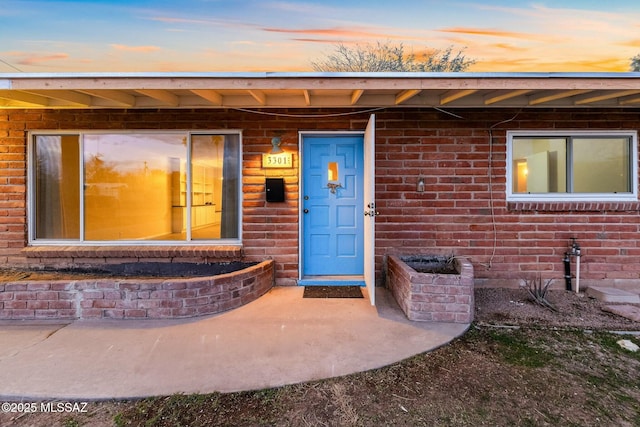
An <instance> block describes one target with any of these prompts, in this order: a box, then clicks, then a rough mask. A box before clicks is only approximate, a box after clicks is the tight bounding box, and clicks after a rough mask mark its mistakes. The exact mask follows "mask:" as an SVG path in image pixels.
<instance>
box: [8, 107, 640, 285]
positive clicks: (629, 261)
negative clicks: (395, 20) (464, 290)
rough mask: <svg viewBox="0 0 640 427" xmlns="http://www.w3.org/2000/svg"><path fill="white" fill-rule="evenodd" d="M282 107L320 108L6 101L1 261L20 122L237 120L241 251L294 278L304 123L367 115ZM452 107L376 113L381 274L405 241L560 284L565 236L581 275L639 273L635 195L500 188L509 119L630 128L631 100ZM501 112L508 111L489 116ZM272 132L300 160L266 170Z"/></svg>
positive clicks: (509, 279)
mask: <svg viewBox="0 0 640 427" xmlns="http://www.w3.org/2000/svg"><path fill="white" fill-rule="evenodd" d="M270 112H274V111H270ZM278 112H282V113H286V114H289V115H296V114H305V115H310V114H322V115H323V117H318V118H313V117H299V118H296V117H288V116H287V117H285V116H273V115H262V114H254V113H247V112H238V111H232V110H184V111H183V110H160V111H156V110H145V111H141V110H133V111H120V110H84V111H81V110H42V111H40V110H29V111H22V110H0V231H1V232H2V237H0V264H5V265H16V264H20V263H25V262H26V257H25V254H24V253H22V252H21V249H22V248H24V247H25V245H26V202H25V200H26V186H25V176H26V173H25V167H26V159H25V157H26V155H25V153H26V132H27V131H28V130H36V129H46V130H55V129H64V130H75V129H78V130H82V129H112V130H124V129H240V130H242V132H243V151H244V153H243V192H244V201H243V225H242V228H243V236H244V239H243V253H244V257H245V259H247V260H255V261H261V260H264V259H265V258H273V259H274V260H275V261H276V278H277V284H279V285H291V284H294V283H295V279H296V277H297V274H298V240H299V236H298V224H297V221H298V207H299V205H298V198H299V182H298V171H297V167H298V165H299V155H298V132H299V131H303V130H336V131H340V130H344V131H347V130H348V131H351V130H364V127H365V125H366V121H367V119H368V114H367V113H358V114H355V115H348V116H334V117H328V116H327V113H331V112H337V111H332V110H304V111H302V110H294V109H292V110H286V111H284V110H281V111H278ZM339 112H341V113H342V112H344V111H343V110H341V111H339ZM452 112H454V113H455V114H457V115H459V116H461V117H464V119H460V118H456V117H454V116H452V115H449V114H446V113H443V112H440V111H436V110H433V109H407V110H405V109H388V110H384V111H378V112H377V113H376V115H377V123H376V125H377V137H376V151H377V154H376V170H377V178H376V179H377V181H376V199H377V200H376V201H377V210H378V211H379V212H380V215H379V216H378V217H377V218H376V244H377V247H376V266H377V272H378V281H379V282H380V283H381V281H382V271H383V260H384V256H385V255H388V254H412V253H434V254H447V255H449V254H454V255H460V256H465V257H467V258H468V259H469V260H470V261H471V262H472V264H473V265H474V268H475V277H476V283H477V284H481V285H482V284H494V285H513V284H515V283H517V282H518V281H519V280H520V279H521V278H522V277H524V276H526V275H529V274H534V273H538V272H539V273H542V274H543V276H544V277H555V278H558V279H559V281H558V282H559V283H561V278H562V276H563V274H564V272H563V264H562V257H563V254H564V252H565V250H566V247H567V244H568V242H569V238H570V237H573V236H575V237H577V238H578V241H579V243H580V245H581V247H582V249H583V251H582V253H583V257H582V260H581V261H582V262H581V264H582V272H581V280H584V284H585V285H586V284H588V283H589V282H590V281H596V280H597V281H602V280H606V281H608V282H610V283H614V282H615V283H623V282H625V281H639V280H640V264H639V263H637V262H636V259H635V256H636V255H638V254H639V253H640V246H639V245H638V244H637V242H638V241H639V240H640V239H639V238H640V220H639V216H638V209H639V208H638V205H637V204H636V203H624V204H572V203H568V204H567V203H563V204H542V205H539V204H520V203H517V204H516V203H509V204H508V203H507V202H506V200H505V182H506V180H505V173H506V163H505V156H506V130H517V129H540V130H549V129H620V130H638V129H639V128H640V116H638V114H637V112H635V111H633V110H622V109H620V110H617V109H613V110H591V109H574V110H569V109H557V110H556V109H534V110H525V111H521V112H518V111H517V110H502V109H495V110H485V111H476V110H466V109H458V110H452ZM514 116H515V118H514ZM509 119H513V120H511V121H509V122H506V123H503V124H500V125H497V126H494V125H495V124H496V123H499V122H502V121H505V120H509ZM492 126H494V127H493V129H492V132H493V144H492V146H491V145H490V144H489V129H490V128H492ZM276 134H278V135H282V140H283V145H282V147H283V148H284V149H285V150H287V151H290V152H292V153H294V165H295V168H294V169H281V170H264V169H262V168H261V155H262V154H263V153H265V152H267V151H269V149H270V148H271V143H270V141H271V138H272V137H273V136H274V135H276ZM490 153H492V156H491V159H489V154H490ZM490 160H491V161H490ZM489 165H491V179H490V178H489ZM266 176H284V178H285V184H286V202H285V203H267V202H265V194H264V178H265V177H266ZM420 176H422V177H424V179H425V184H426V186H425V192H423V193H417V192H416V191H415V189H416V182H417V180H418V178H419V177H420ZM490 182H491V183H492V189H493V193H492V194H491V193H490V191H489V183H490ZM492 197H493V205H494V206H493V207H494V211H493V213H494V215H493V216H492V211H491V198H492ZM494 218H495V231H496V233H495V235H494V223H493V219H494ZM494 237H495V242H496V244H495V247H494Z"/></svg>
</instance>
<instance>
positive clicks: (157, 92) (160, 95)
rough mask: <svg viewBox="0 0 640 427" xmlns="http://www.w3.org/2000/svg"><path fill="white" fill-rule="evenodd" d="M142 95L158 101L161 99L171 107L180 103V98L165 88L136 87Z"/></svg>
mask: <svg viewBox="0 0 640 427" xmlns="http://www.w3.org/2000/svg"><path fill="white" fill-rule="evenodd" d="M136 92H138V93H139V94H141V95H144V96H148V97H149V98H153V99H155V100H156V101H160V102H162V103H163V104H166V105H169V106H171V107H177V106H179V105H180V98H178V97H177V96H176V95H174V94H173V93H171V92H169V91H168V90H163V89H136Z"/></svg>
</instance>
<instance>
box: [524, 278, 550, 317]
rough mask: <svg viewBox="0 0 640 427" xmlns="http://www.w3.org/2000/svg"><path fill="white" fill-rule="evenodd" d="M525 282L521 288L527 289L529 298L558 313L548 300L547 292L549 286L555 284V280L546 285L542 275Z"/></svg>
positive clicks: (548, 281)
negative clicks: (543, 282)
mask: <svg viewBox="0 0 640 427" xmlns="http://www.w3.org/2000/svg"><path fill="white" fill-rule="evenodd" d="M523 281H524V284H522V285H521V286H522V287H524V288H526V289H527V292H529V296H530V297H531V298H533V302H535V303H536V304H539V305H541V306H543V307H546V308H548V309H550V310H553V311H558V309H557V308H555V307H554V306H553V304H551V303H550V302H549V300H548V299H547V292H548V291H549V286H551V283H553V279H549V280H547V282H546V283H545V284H544V285H543V284H542V277H541V276H540V275H538V277H534V278H533V279H523Z"/></svg>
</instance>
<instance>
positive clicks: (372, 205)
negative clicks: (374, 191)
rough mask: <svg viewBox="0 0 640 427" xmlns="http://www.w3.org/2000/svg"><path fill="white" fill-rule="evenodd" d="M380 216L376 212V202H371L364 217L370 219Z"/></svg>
mask: <svg viewBox="0 0 640 427" xmlns="http://www.w3.org/2000/svg"><path fill="white" fill-rule="evenodd" d="M377 215H380V212H378V211H377V210H376V204H375V203H374V202H371V203H369V204H368V205H367V210H366V211H364V216H370V217H372V218H373V217H374V216H377Z"/></svg>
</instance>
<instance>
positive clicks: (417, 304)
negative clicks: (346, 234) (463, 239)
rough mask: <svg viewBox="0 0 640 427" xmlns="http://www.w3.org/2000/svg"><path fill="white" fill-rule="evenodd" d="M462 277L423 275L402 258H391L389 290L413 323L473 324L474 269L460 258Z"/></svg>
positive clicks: (388, 275)
mask: <svg viewBox="0 0 640 427" xmlns="http://www.w3.org/2000/svg"><path fill="white" fill-rule="evenodd" d="M454 266H455V268H456V271H458V273H459V274H432V273H419V272H417V271H416V270H414V269H413V268H411V267H410V266H409V265H407V264H406V263H405V262H404V261H402V260H401V259H400V258H399V257H397V256H395V255H390V256H388V257H387V275H386V278H387V287H388V288H389V290H390V291H391V293H392V294H393V296H394V298H395V299H396V301H397V302H398V304H399V305H400V308H402V311H404V313H405V315H406V316H407V318H408V319H409V320H415V321H428V322H454V323H471V322H472V321H473V311H474V305H473V304H474V299H473V266H472V265H471V263H470V262H469V260H467V259H464V258H458V257H456V258H455V259H454Z"/></svg>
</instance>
